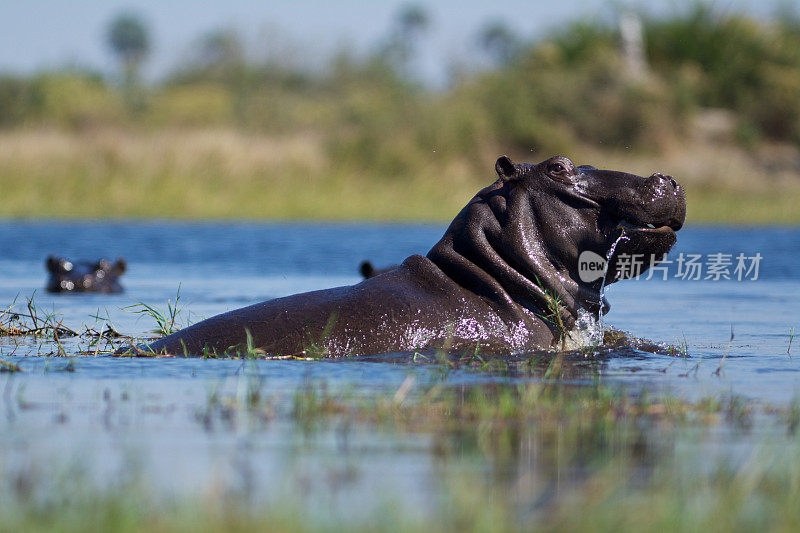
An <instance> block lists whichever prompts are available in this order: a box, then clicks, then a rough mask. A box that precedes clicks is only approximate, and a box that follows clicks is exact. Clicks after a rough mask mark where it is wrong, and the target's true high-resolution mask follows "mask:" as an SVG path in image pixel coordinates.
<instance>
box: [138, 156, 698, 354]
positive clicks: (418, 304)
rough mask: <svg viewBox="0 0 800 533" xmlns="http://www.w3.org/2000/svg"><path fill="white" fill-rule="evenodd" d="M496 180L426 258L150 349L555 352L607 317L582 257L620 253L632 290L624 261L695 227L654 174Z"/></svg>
mask: <svg viewBox="0 0 800 533" xmlns="http://www.w3.org/2000/svg"><path fill="white" fill-rule="evenodd" d="M495 170H496V172H497V175H498V179H497V180H496V181H495V182H494V183H492V184H491V185H489V186H488V187H486V188H485V189H483V190H481V191H479V192H478V193H477V194H476V195H475V197H474V198H472V200H470V202H469V203H468V204H467V205H466V207H464V208H463V209H462V210H461V212H460V213H459V214H458V215H457V216H456V218H455V220H454V221H453V222H452V223H451V224H450V227H449V228H448V229H447V231H446V232H445V234H444V236H443V237H442V239H441V240H440V241H439V242H438V243H437V244H436V245H435V246H434V247H433V248H432V249H431V250H430V251H429V252H428V254H427V255H426V256H421V255H413V256H411V257H409V258H408V259H406V260H405V261H404V262H403V263H402V264H401V265H399V266H397V267H396V268H394V269H391V270H389V271H387V272H384V273H382V274H380V275H377V276H375V277H372V278H369V279H366V280H364V281H363V282H361V283H358V284H356V285H353V286H347V287H338V288H334V289H327V290H320V291H314V292H309V293H304V294H298V295H294V296H288V297H285V298H278V299H275V300H270V301H267V302H263V303H259V304H255V305H251V306H249V307H245V308H243V309H238V310H235V311H230V312H227V313H224V314H221V315H218V316H215V317H212V318H210V319H207V320H204V321H202V322H199V323H197V324H194V325H192V326H190V327H188V328H186V329H183V330H181V331H179V332H177V333H174V334H172V335H169V336H168V337H165V338H163V339H160V340H158V341H155V342H153V343H151V344H150V345H148V346H144V347H142V348H143V349H145V350H148V351H154V352H157V353H172V354H177V355H181V354H187V355H199V354H202V353H204V352H205V353H209V352H213V353H217V354H222V353H236V352H238V353H242V352H243V351H244V350H245V349H258V350H262V351H263V352H264V353H267V354H275V355H289V354H302V353H304V351H307V350H308V351H312V352H314V353H315V354H323V355H327V356H331V357H340V356H347V355H366V354H377V353H386V352H395V351H407V350H415V349H424V348H434V349H452V350H459V351H466V350H470V351H473V350H475V349H480V350H481V351H482V352H493V353H509V352H513V351H519V350H534V349H548V348H551V347H557V346H558V343H559V340H561V339H562V338H563V335H564V333H565V332H566V331H568V330H569V329H570V328H572V327H573V326H574V325H575V323H576V320H577V318H578V315H579V312H581V310H584V312H586V313H589V314H591V315H593V316H595V317H597V316H599V314H600V313H603V312H605V310H606V308H605V306H604V304H603V302H602V298H601V296H600V290H601V286H602V284H603V276H602V275H601V276H600V277H599V278H598V279H595V280H593V281H589V282H584V281H582V280H581V279H580V276H579V272H578V268H579V267H578V256H579V255H580V253H581V252H584V251H586V250H590V251H592V252H594V253H596V254H598V255H600V256H602V257H606V255H607V254H608V252H609V250H610V249H611V247H612V246H613V245H615V243H616V254H615V255H614V257H612V260H611V261H610V262H609V268H608V272H607V274H606V275H605V280H606V283H612V282H615V281H617V280H618V279H621V278H623V277H625V274H624V273H623V272H622V271H621V267H620V265H618V264H617V261H616V257H618V256H619V254H643V256H644V257H645V258H646V260H645V261H644V264H643V269H646V268H647V267H649V266H651V265H652V264H655V263H656V262H657V259H660V258H661V257H662V256H663V254H665V253H666V252H667V251H669V249H670V248H671V247H672V245H673V244H674V243H675V240H676V234H675V232H676V231H677V230H679V229H680V228H681V226H682V225H683V221H684V218H685V214H686V202H685V197H684V192H683V189H682V188H681V186H680V185H678V183H677V182H676V181H675V180H674V179H673V178H672V177H671V176H666V175H662V174H658V173H657V174H653V175H651V176H650V177H646V178H645V177H641V176H636V175H633V174H627V173H624V172H617V171H611V170H598V169H596V168H594V167H591V166H576V165H575V164H573V162H572V161H570V160H569V159H568V158H566V157H561V156H558V157H553V158H550V159H548V160H546V161H543V162H541V163H539V164H537V165H532V164H514V163H513V162H512V161H511V160H510V159H509V158H508V157H505V156H503V157H500V158H499V159H498V160H497V162H496V165H495ZM654 258H655V261H654ZM643 269H642V270H643Z"/></svg>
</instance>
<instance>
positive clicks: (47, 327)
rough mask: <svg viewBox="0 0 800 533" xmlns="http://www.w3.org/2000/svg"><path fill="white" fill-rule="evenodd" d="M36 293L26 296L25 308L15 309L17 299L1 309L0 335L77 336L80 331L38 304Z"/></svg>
mask: <svg viewBox="0 0 800 533" xmlns="http://www.w3.org/2000/svg"><path fill="white" fill-rule="evenodd" d="M35 296H36V293H34V294H33V295H31V296H30V297H26V298H25V309H24V310H18V309H15V307H16V306H17V301H16V300H14V301H13V302H12V303H11V305H9V306H8V307H7V308H5V309H3V310H2V311H0V336H8V337H19V336H23V335H33V336H44V335H53V336H54V337H55V338H56V339H57V338H58V337H59V336H61V337H76V336H78V333H77V332H76V331H75V330H73V329H71V328H69V327H67V326H65V325H64V322H63V320H62V319H60V318H59V316H58V315H56V314H55V313H51V312H47V311H44V310H42V309H39V307H38V306H37V305H36V301H35V299H34V298H35Z"/></svg>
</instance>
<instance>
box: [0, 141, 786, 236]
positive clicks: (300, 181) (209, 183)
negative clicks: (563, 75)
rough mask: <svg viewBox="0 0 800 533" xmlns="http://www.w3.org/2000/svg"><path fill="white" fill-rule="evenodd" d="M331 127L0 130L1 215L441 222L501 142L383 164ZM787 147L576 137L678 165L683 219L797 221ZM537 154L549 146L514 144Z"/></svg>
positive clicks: (616, 154) (584, 152)
mask: <svg viewBox="0 0 800 533" xmlns="http://www.w3.org/2000/svg"><path fill="white" fill-rule="evenodd" d="M330 142H332V141H331V139H329V138H326V137H325V136H324V135H320V134H314V133H307V134H291V135H285V136H279V135H267V134H249V133H247V132H244V131H241V130H236V129H180V130H128V129H102V130H87V131H83V132H74V131H65V130H58V129H44V130H12V131H6V132H3V133H0V191H2V195H0V198H1V199H0V217H6V218H155V217H157V218H170V219H267V220H276V219H283V220H297V219H310V220H383V221H386V220H389V221H421V222H422V221H431V222H446V221H448V220H450V219H451V218H452V217H453V216H454V215H455V213H457V212H458V211H459V210H460V209H461V208H462V207H463V206H464V204H465V203H466V202H467V201H468V200H469V198H470V197H471V196H472V195H473V194H474V193H475V192H476V191H477V190H478V189H480V188H481V187H483V186H485V185H486V184H487V183H489V182H490V181H491V180H493V179H494V171H493V165H494V159H493V158H494V157H496V155H499V152H500V151H502V149H499V148H492V147H487V149H486V153H485V154H479V156H478V155H476V154H469V157H467V156H465V157H464V158H463V159H460V158H458V157H457V156H454V155H452V154H449V155H442V156H437V155H436V153H435V152H434V153H432V154H430V156H429V157H428V158H427V159H426V160H425V161H420V162H419V165H417V167H416V168H414V169H409V170H407V171H406V172H404V173H401V174H398V175H392V176H385V175H378V174H377V173H376V171H374V170H372V168H374V167H372V166H371V165H369V164H366V163H365V164H363V165H360V164H359V161H357V160H343V159H341V158H336V159H334V158H332V157H331V156H330V155H329V154H330V153H331V152H330V150H327V149H326V147H328V146H329V144H330ZM795 151H796V150H794V149H788V148H782V147H780V146H772V147H766V148H763V149H761V150H746V149H744V148H740V147H736V146H733V145H730V144H724V145H723V144H719V145H718V144H714V143H713V142H711V141H699V142H691V143H688V142H687V144H686V145H685V146H680V147H675V148H673V149H671V150H668V151H666V152H664V153H661V154H650V153H641V152H629V151H609V152H602V151H598V150H597V149H595V148H579V149H576V150H574V151H573V153H570V154H565V155H568V156H570V157H572V158H573V159H575V161H576V162H580V163H591V164H593V165H595V166H598V167H605V168H614V169H620V170H626V171H629V172H635V173H639V174H642V175H649V174H650V173H652V172H655V171H661V172H665V173H670V174H673V175H674V176H676V178H678V179H679V180H680V181H681V183H682V184H684V186H685V187H686V190H687V199H688V221H689V222H690V223H718V224H797V223H800V210H798V209H797V208H796V206H797V205H798V204H800V168H798V166H797V161H796V154H795ZM509 155H511V156H512V157H514V158H515V160H518V161H530V162H538V161H539V160H541V159H544V158H546V157H549V156H550V155H553V154H549V153H548V154H545V153H541V154H539V153H532V154H515V153H510V154H509Z"/></svg>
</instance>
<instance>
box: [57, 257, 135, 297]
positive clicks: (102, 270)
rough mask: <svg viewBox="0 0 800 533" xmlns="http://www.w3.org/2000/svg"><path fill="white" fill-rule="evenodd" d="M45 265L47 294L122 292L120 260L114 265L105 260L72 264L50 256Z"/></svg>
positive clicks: (122, 260) (122, 266) (122, 271)
mask: <svg viewBox="0 0 800 533" xmlns="http://www.w3.org/2000/svg"><path fill="white" fill-rule="evenodd" d="M45 265H46V267H47V271H48V272H49V273H50V278H49V279H48V281H47V290H48V292H103V293H112V292H122V286H121V285H120V284H119V281H118V278H119V276H121V275H122V274H123V273H124V272H125V268H126V263H125V260H124V259H122V258H118V259H117V261H116V262H115V263H111V262H110V261H108V260H107V259H100V260H99V261H75V262H73V261H70V260H69V259H66V258H63V257H56V256H54V255H51V256H49V257H48V258H47V261H46V262H45Z"/></svg>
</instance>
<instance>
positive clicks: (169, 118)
mask: <svg viewBox="0 0 800 533" xmlns="http://www.w3.org/2000/svg"><path fill="white" fill-rule="evenodd" d="M643 27H644V39H645V42H644V44H645V52H646V57H647V60H648V65H649V68H648V73H647V75H646V76H644V77H641V78H632V77H630V76H628V75H626V72H625V68H624V65H623V58H622V57H621V53H620V43H619V41H620V37H619V32H618V28H617V25H616V23H614V22H611V21H609V22H606V23H603V22H597V21H591V22H581V21H577V22H574V23H572V24H568V25H565V26H561V27H560V29H559V30H557V31H556V32H554V33H552V34H551V35H549V36H546V37H545V38H543V39H540V40H536V41H534V42H530V43H527V44H522V45H519V46H516V47H515V48H514V53H513V55H509V57H507V58H506V59H505V60H504V61H502V62H497V63H495V65H494V66H493V67H492V68H490V69H487V70H483V71H480V72H476V73H472V74H464V75H461V76H460V77H458V78H457V79H456V80H455V81H454V82H453V83H452V84H451V85H450V86H449V87H448V88H447V89H445V90H433V89H427V88H425V87H423V86H421V85H420V84H418V83H415V82H414V81H413V80H412V81H410V80H408V79H407V75H406V74H405V71H404V69H402V68H398V67H397V65H395V64H393V63H392V62H391V61H389V60H387V59H386V57H385V56H384V55H381V54H380V53H379V52H376V53H375V54H373V55H371V56H368V57H365V58H358V59H356V58H353V57H350V56H347V55H341V56H339V57H337V58H335V60H334V61H332V62H331V64H330V66H329V68H327V70H325V71H324V72H321V73H317V74H310V73H308V72H304V71H302V69H299V68H293V67H292V66H291V65H286V64H275V63H274V62H266V63H262V64H259V63H257V62H254V61H252V60H248V59H247V58H246V56H245V55H244V54H243V53H242V52H241V45H240V44H239V41H238V40H237V37H236V35H235V34H232V33H230V32H221V33H220V34H218V35H217V34H215V35H212V36H211V37H209V38H207V39H206V41H204V44H203V46H205V47H206V48H207V50H206V51H205V52H204V53H203V54H201V55H200V56H199V57H200V59H197V60H195V61H189V62H188V63H187V64H185V65H184V66H182V67H181V69H180V71H177V72H175V73H174V74H173V75H172V76H170V77H169V78H168V79H167V80H166V81H164V82H163V83H161V84H159V85H156V86H151V87H149V88H148V89H147V92H146V94H145V96H144V100H143V105H141V106H140V107H139V108H138V109H136V110H135V112H133V111H132V110H131V109H130V106H127V107H126V104H125V98H124V97H123V95H122V93H123V90H122V89H121V88H119V87H117V86H115V85H113V84H111V83H109V82H108V81H106V80H104V79H103V78H102V77H100V76H96V75H92V74H87V73H82V72H58V73H46V74H41V75H37V76H33V77H27V78H26V77H13V76H4V77H0V127H3V128H16V127H20V126H26V127H39V126H54V127H59V128H67V129H70V128H73V129H83V128H91V127H106V126H124V127H127V128H143V129H147V128H159V129H161V128H173V127H174V128H184V127H206V126H230V127H236V128H241V129H243V130H246V131H257V132H271V133H278V134H286V133H300V134H314V135H318V136H321V137H323V138H324V139H325V142H324V146H325V147H326V150H327V151H328V154H327V155H328V156H329V158H330V160H331V161H333V162H334V163H335V164H336V166H337V169H338V170H352V171H355V170H361V171H363V170H364V169H368V170H369V171H370V172H371V173H373V174H375V175H379V176H383V177H385V178H387V179H392V178H396V177H402V176H405V175H408V174H409V173H413V172H416V171H418V170H419V169H420V168H423V167H426V166H428V165H430V164H432V163H434V162H436V161H441V160H442V158H446V157H457V158H463V159H465V160H467V161H468V162H474V163H475V164H480V165H481V166H485V161H486V159H487V158H491V157H493V156H494V155H496V154H497V153H498V152H508V153H510V154H512V155H514V154H516V155H517V156H518V157H525V158H527V159H529V158H530V156H531V152H534V153H536V154H552V153H556V152H568V151H570V150H572V149H574V148H575V146H594V147H600V148H631V149H634V150H640V151H660V150H663V149H665V148H668V147H669V146H672V145H674V144H676V143H680V142H682V139H684V138H685V136H686V128H687V124H688V123H689V122H688V119H689V118H690V117H691V116H692V115H693V114H694V113H695V112H696V111H698V110H700V109H703V108H722V109H726V110H729V111H730V112H732V113H733V115H734V116H735V120H736V122H737V128H738V129H737V131H738V133H739V139H740V140H741V141H743V142H745V143H748V144H749V145H752V144H753V143H757V142H758V141H759V140H776V141H782V142H791V143H800V118H799V117H800V23H798V22H797V18H796V17H795V18H792V16H782V17H781V18H777V17H776V18H775V19H773V20H771V21H760V20H756V19H754V18H750V17H747V16H745V15H720V14H718V13H716V12H715V11H714V10H713V9H711V8H710V7H708V6H707V5H706V4H702V3H695V4H692V5H691V7H689V8H687V9H685V10H684V11H682V12H678V13H675V14H673V15H671V16H669V17H648V16H643ZM212 52H213V53H212Z"/></svg>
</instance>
